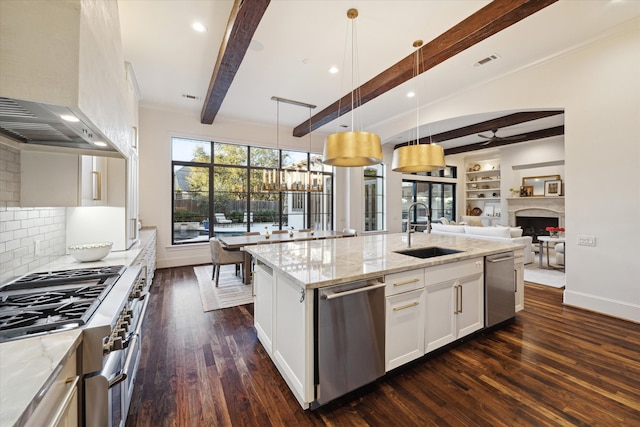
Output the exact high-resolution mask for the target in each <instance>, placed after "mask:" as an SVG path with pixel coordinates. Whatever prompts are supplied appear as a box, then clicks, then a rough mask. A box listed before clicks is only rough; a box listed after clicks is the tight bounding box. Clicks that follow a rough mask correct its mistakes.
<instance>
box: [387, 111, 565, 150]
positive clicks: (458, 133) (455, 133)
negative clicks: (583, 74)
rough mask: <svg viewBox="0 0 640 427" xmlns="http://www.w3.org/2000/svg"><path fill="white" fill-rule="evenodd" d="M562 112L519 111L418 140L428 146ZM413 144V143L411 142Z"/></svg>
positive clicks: (561, 112) (397, 146)
mask: <svg viewBox="0 0 640 427" xmlns="http://www.w3.org/2000/svg"><path fill="white" fill-rule="evenodd" d="M563 113H564V111H562V110H552V111H521V112H518V113H513V114H507V115H506V116H502V117H497V118H495V119H491V120H486V121H484V122H480V123H474V124H472V125H469V126H464V127H461V128H457V129H452V130H450V131H447V132H442V133H438V134H435V135H431V136H424V137H422V138H420V143H421V144H428V143H430V142H444V141H449V140H451V139H457V138H462V137H465V136H468V135H473V134H477V133H480V132H486V131H490V130H491V129H502V128H505V127H509V126H513V125H518V124H520V123H526V122H530V121H532V120H538V119H544V118H546V117H551V116H557V115H558V114H563ZM412 142H413V141H412ZM408 144H409V141H407V142H402V143H399V144H396V146H395V147H394V150H395V149H396V148H400V147H403V146H405V145H408Z"/></svg>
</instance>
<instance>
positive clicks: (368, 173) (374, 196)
mask: <svg viewBox="0 0 640 427" xmlns="http://www.w3.org/2000/svg"><path fill="white" fill-rule="evenodd" d="M381 230H384V165H382V164H379V165H375V166H366V167H365V168H364V231H381Z"/></svg>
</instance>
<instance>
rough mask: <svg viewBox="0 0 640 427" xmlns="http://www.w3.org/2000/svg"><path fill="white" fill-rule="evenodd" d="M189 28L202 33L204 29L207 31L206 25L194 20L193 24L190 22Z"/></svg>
mask: <svg viewBox="0 0 640 427" xmlns="http://www.w3.org/2000/svg"><path fill="white" fill-rule="evenodd" d="M191 28H193V29H194V30H196V31H197V32H199V33H204V32H205V31H207V27H205V25H204V24H203V23H202V22H194V23H193V24H191Z"/></svg>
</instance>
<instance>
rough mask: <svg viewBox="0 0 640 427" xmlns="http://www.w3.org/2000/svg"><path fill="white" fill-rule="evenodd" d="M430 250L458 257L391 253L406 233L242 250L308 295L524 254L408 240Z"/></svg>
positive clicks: (453, 239)
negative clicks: (423, 270)
mask: <svg viewBox="0 0 640 427" xmlns="http://www.w3.org/2000/svg"><path fill="white" fill-rule="evenodd" d="M430 246H438V247H442V248H448V249H456V250H459V251H461V252H460V253H457V254H452V255H444V256H439V257H435V258H427V259H421V258H416V257H412V256H408V255H402V254H398V253H395V251H399V250H405V249H407V236H406V233H391V234H376V235H365V236H358V237H349V238H342V239H328V240H311V241H304V242H290V243H280V244H275V245H258V246H247V247H245V248H244V249H245V250H246V251H247V252H249V253H251V254H252V255H254V256H255V257H256V258H257V259H258V260H260V261H262V262H263V263H265V264H266V265H268V266H269V267H271V268H273V269H275V270H278V271H281V272H283V273H285V274H286V275H287V276H288V277H289V278H291V279H292V280H294V281H295V282H296V283H298V284H299V285H300V286H302V287H305V288H307V289H314V288H320V287H323V286H329V285H336V284H339V283H346V282H352V281H356V280H363V279H371V278H374V277H380V276H382V275H384V274H389V273H396V272H400V271H407V270H413V269H417V268H425V267H431V266H434V265H440V264H447V263H451V262H457V261H462V260H465V259H470V258H476V257H481V256H485V255H491V254H496V253H500V252H505V251H514V250H521V249H523V248H524V245H521V244H513V243H507V242H495V241H487V240H480V239H470V238H467V237H457V236H445V235H435V234H427V233H414V234H412V236H411V248H412V249H417V248H421V247H430Z"/></svg>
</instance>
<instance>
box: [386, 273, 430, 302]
mask: <svg viewBox="0 0 640 427" xmlns="http://www.w3.org/2000/svg"><path fill="white" fill-rule="evenodd" d="M384 281H385V283H386V284H387V286H386V287H385V288H384V294H385V296H389V295H396V294H399V293H402V292H407V291H413V290H415V289H420V288H422V287H424V269H423V268H420V269H417V270H409V271H403V272H401V273H393V274H387V275H386V276H384Z"/></svg>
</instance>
